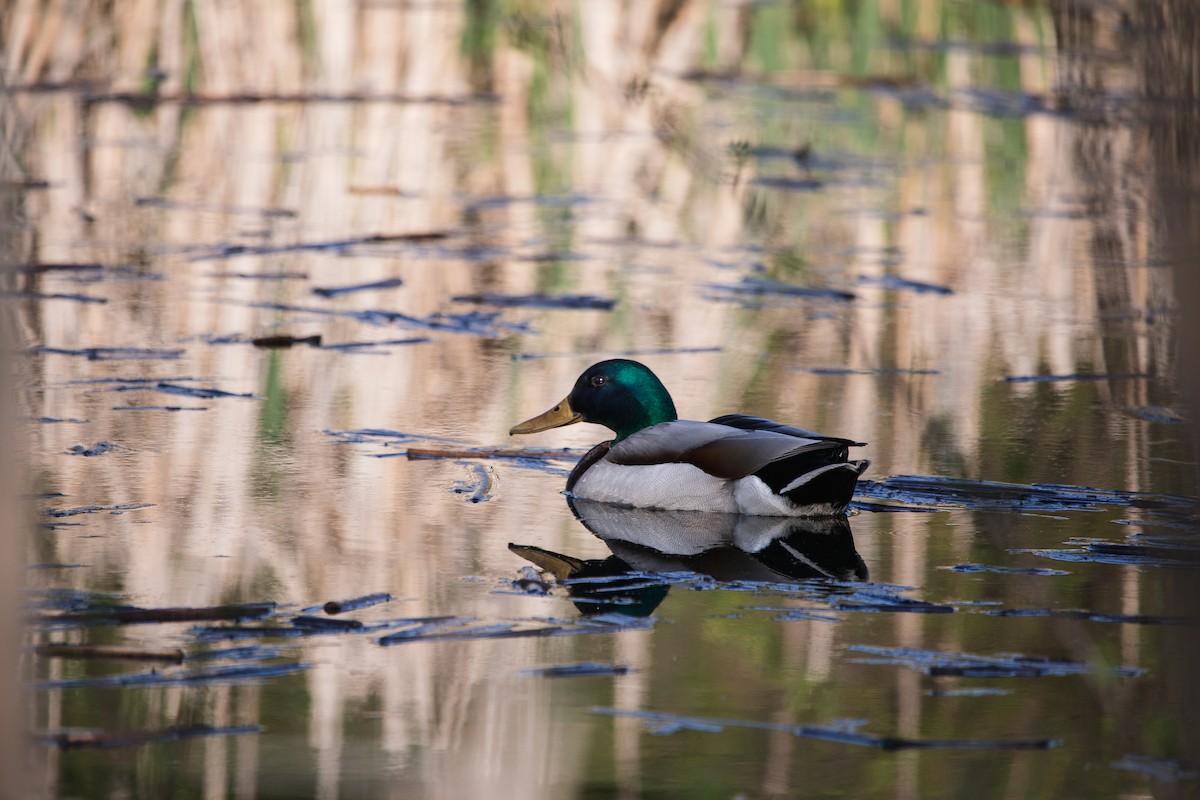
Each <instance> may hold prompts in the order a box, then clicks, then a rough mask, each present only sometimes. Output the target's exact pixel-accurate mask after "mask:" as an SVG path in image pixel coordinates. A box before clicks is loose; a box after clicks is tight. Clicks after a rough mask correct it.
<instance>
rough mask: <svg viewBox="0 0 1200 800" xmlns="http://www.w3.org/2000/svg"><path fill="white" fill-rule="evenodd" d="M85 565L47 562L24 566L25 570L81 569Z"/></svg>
mask: <svg viewBox="0 0 1200 800" xmlns="http://www.w3.org/2000/svg"><path fill="white" fill-rule="evenodd" d="M85 566H87V565H86V564H63V563H61V562H58V561H48V562H44V563H41V564H26V565H25V569H82V568H83V567H85Z"/></svg>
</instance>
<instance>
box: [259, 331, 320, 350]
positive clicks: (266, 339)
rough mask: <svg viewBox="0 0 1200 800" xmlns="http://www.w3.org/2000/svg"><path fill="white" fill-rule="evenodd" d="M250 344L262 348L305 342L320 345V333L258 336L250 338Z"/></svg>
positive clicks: (289, 345) (315, 345) (314, 345)
mask: <svg viewBox="0 0 1200 800" xmlns="http://www.w3.org/2000/svg"><path fill="white" fill-rule="evenodd" d="M250 344H252V345H254V346H255V347H263V348H281V347H292V346H293V345H297V344H307V345H309V346H311V347H320V346H321V334H319V333H316V334H313V335H312V336H288V335H281V336H259V337H258V338H257V339H251V340H250Z"/></svg>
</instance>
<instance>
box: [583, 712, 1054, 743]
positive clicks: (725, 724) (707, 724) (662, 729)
mask: <svg viewBox="0 0 1200 800" xmlns="http://www.w3.org/2000/svg"><path fill="white" fill-rule="evenodd" d="M592 713H593V714H604V715H607V716H612V717H633V718H636V719H641V720H644V721H645V722H646V724H647V725H649V726H650V732H651V733H653V734H656V735H658V736H668V735H670V734H673V733H677V732H678V731H683V730H687V731H697V732H700V733H721V732H722V731H724V730H725V728H752V729H756V730H767V731H780V732H783V733H790V734H792V735H793V736H799V737H801V738H805V739H817V740H819V741H825V742H834V743H836V744H847V745H855V746H858V747H874V748H879V749H881V750H903V749H907V748H923V749H971V750H1045V749H1048V748H1051V747H1057V746H1058V744H1059V742H1058V741H1057V740H1055V739H907V738H904V737H898V736H879V735H876V734H871V733H861V732H859V731H858V730H856V729H857V728H858V727H859V725H860V724H861V723H858V722H854V723H850V724H846V723H842V724H838V723H833V724H830V725H789V724H787V723H782V722H767V721H765V720H749V719H745V720H743V719H720V718H712V717H692V716H686V715H683V714H668V713H663V712H658V711H635V710H631V709H617V708H605V707H595V708H593V709H592Z"/></svg>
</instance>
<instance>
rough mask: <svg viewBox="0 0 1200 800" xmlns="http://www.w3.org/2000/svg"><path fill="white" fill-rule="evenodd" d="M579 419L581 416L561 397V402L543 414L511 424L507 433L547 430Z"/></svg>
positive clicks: (510, 434)
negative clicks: (517, 423)
mask: <svg viewBox="0 0 1200 800" xmlns="http://www.w3.org/2000/svg"><path fill="white" fill-rule="evenodd" d="M581 419H582V417H580V416H579V415H578V414H576V413H575V412H574V411H572V410H571V404H570V403H568V402H567V400H566V398H563V401H562V402H561V403H559V404H558V405H556V406H555V407H554V408H552V409H550V410H549V411H547V412H546V413H545V414H538V415H537V416H536V417H534V418H533V419H527V420H525V421H524V422H522V423H521V424H519V425H514V426H512V428H510V429H509V431H508V435H509V436H512V435H514V434H518V433H537V432H538V431H548V430H550V429H551V428H561V427H562V426H563V425H570V424H571V423H573V422H579V420H581Z"/></svg>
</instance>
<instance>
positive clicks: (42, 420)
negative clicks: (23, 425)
mask: <svg viewBox="0 0 1200 800" xmlns="http://www.w3.org/2000/svg"><path fill="white" fill-rule="evenodd" d="M30 419H31V421H33V422H37V423H39V424H41V425H58V424H60V423H68V424H71V425H85V424H87V423H88V422H89V420H86V419H75V418H74V417H68V418H66V419H59V418H58V417H31V418H30Z"/></svg>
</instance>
